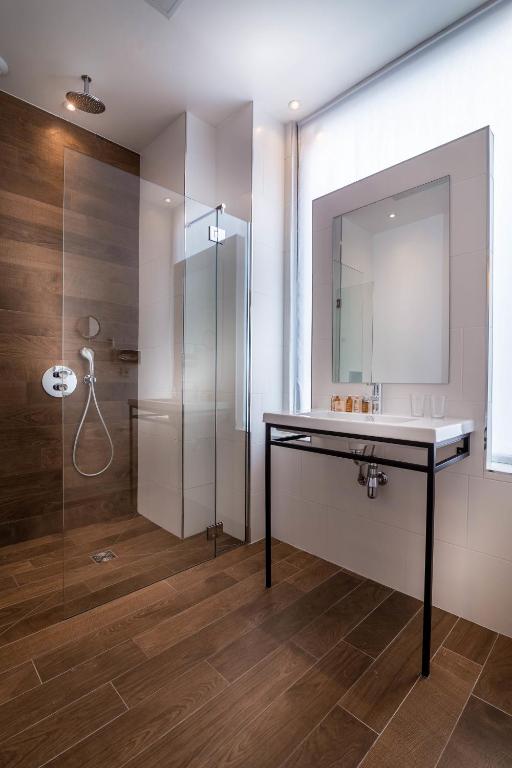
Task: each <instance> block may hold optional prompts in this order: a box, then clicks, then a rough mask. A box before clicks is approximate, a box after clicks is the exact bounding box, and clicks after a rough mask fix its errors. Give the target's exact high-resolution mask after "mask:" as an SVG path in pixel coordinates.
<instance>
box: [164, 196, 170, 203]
mask: <svg viewBox="0 0 512 768" xmlns="http://www.w3.org/2000/svg"><path fill="white" fill-rule="evenodd" d="M164 203H167V205H170V204H171V203H172V200H171V198H170V197H164Z"/></svg>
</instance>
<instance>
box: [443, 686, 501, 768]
mask: <svg viewBox="0 0 512 768" xmlns="http://www.w3.org/2000/svg"><path fill="white" fill-rule="evenodd" d="M511 765H512V717H510V715H507V714H506V713H505V712H502V711H501V710H499V709H496V708H495V707H493V706H491V705H490V704H487V703H486V702H485V701H481V700H480V699H477V698H475V696H471V697H470V699H469V701H468V703H467V705H466V707H465V709H464V712H463V713H462V716H461V718H460V720H459V722H458V723H457V727H456V728H455V731H454V732H453V735H452V736H451V738H450V740H449V742H448V745H447V747H446V749H445V751H444V752H443V754H442V756H441V759H440V761H439V763H438V768H509V766H511Z"/></svg>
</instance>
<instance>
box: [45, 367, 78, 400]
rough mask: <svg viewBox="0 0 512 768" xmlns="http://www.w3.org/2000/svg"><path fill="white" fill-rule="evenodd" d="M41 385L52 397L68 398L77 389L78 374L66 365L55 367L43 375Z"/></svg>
mask: <svg viewBox="0 0 512 768" xmlns="http://www.w3.org/2000/svg"><path fill="white" fill-rule="evenodd" d="M41 383H42V385H43V389H44V391H45V392H46V394H47V395H50V397H68V395H72V394H73V392H74V391H75V389H76V384H77V380H76V374H75V372H74V371H72V370H71V368H68V367H67V366H65V365H53V366H52V367H51V368H48V370H47V371H45V372H44V373H43V378H42V379H41Z"/></svg>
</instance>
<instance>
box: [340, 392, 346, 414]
mask: <svg viewBox="0 0 512 768" xmlns="http://www.w3.org/2000/svg"><path fill="white" fill-rule="evenodd" d="M338 406H339V410H340V411H341V413H345V411H346V410H347V398H346V397H345V396H343V395H342V396H341V397H340V401H339V403H338Z"/></svg>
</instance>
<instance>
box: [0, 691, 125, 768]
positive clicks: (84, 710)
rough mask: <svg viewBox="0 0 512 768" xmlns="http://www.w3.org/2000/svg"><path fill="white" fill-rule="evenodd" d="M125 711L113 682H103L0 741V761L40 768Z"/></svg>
mask: <svg viewBox="0 0 512 768" xmlns="http://www.w3.org/2000/svg"><path fill="white" fill-rule="evenodd" d="M122 712H126V707H125V705H124V704H123V702H122V701H121V699H120V697H119V695H118V694H117V693H116V691H115V690H114V688H113V687H112V685H110V684H107V685H103V686H101V687H100V688H98V689H97V690H96V691H93V692H92V693H89V694H87V695H86V696H83V697H82V698H81V699H79V700H78V701H75V702H73V703H72V704H70V705H68V706H67V707H65V708H64V709H61V710H59V711H58V712H56V713H55V714H53V715H50V717H47V718H45V719H44V720H41V721H40V722H38V723H37V724H36V725H33V726H32V727H31V728H28V729H27V730H25V731H23V732H22V733H19V734H18V735H17V736H14V737H13V738H12V739H9V740H8V741H6V742H4V743H3V744H2V745H0V765H2V767H3V768H15V767H17V768H19V767H20V766H23V768H39V766H40V765H43V764H44V763H46V762H47V761H48V760H51V759H52V757H54V756H55V755H58V754H59V753H60V752H62V751H63V750H64V749H67V748H68V747H70V746H71V745H72V744H74V743H76V742H77V741H80V740H81V739H83V738H84V737H86V736H88V735H89V734H90V733H92V732H93V731H95V730H96V729H97V728H101V726H103V725H105V724H106V723H108V722H110V721H111V720H113V719H114V718H115V717H118V716H119V715H120V714H121V713H122Z"/></svg>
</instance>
